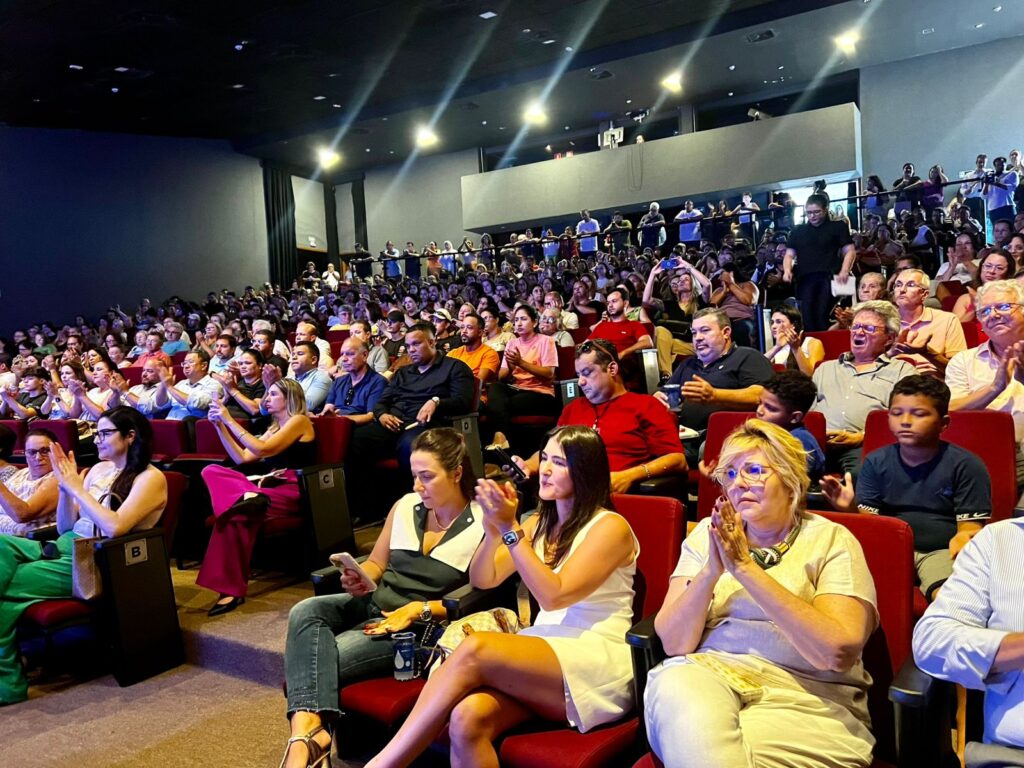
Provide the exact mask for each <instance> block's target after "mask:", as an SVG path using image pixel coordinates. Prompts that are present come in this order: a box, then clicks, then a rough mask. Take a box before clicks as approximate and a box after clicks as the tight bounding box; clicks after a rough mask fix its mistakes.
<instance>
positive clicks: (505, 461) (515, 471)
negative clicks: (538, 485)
mask: <svg viewBox="0 0 1024 768" xmlns="http://www.w3.org/2000/svg"><path fill="white" fill-rule="evenodd" d="M494 452H495V453H496V454H498V456H500V457H501V461H502V466H507V467H508V468H509V471H510V472H511V473H512V475H513V478H514V479H515V481H516V482H517V483H524V482H526V480H527V477H526V473H525V472H523V470H522V469H521V468H520V466H519V465H518V464H516V463H515V462H514V461H512V457H511V456H510V455H509V452H508V451H506V450H505V449H504V448H500V447H498V446H495V448H494Z"/></svg>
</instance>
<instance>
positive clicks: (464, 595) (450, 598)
mask: <svg viewBox="0 0 1024 768" xmlns="http://www.w3.org/2000/svg"><path fill="white" fill-rule="evenodd" d="M517 584H518V580H517V579H506V580H505V581H504V582H503V583H502V584H499V585H498V586H497V587H494V588H493V589H477V588H476V587H474V586H473V585H471V584H466V585H465V586H463V587H459V588H458V589H455V590H452V591H451V592H449V593H448V594H447V595H445V596H444V597H443V598H442V599H441V603H442V605H444V609H445V611H446V612H447V614H448V620H449V621H454V620H456V619H464V618H466V617H467V616H469V615H470V614H472V613H478V612H479V611H487V610H490V609H491V608H500V607H504V608H511V609H512V610H516V585H517Z"/></svg>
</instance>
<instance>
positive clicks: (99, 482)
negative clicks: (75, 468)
mask: <svg viewBox="0 0 1024 768" xmlns="http://www.w3.org/2000/svg"><path fill="white" fill-rule="evenodd" d="M119 474H121V471H120V470H119V469H118V468H117V466H116V465H114V464H112V463H111V462H109V461H104V462H101V463H99V464H97V465H96V466H94V467H93V468H92V470H91V471H90V472H89V474H88V475H86V477H85V490H86V491H88V492H89V495H90V496H92V497H93V498H94V499H96V501H98V502H99V503H100V504H102V505H103V506H104V507H106V508H107V509H110V487H111V486H112V485H113V484H114V481H115V480H116V479H117V476H118V475H119ZM71 530H73V531H74V532H75V533H77V534H78V535H79V536H82V537H84V538H87V539H88V538H93V537H95V536H102V535H103V534H102V533H100V530H99V529H98V528H97V527H96V524H95V523H93V521H92V520H90V519H89V518H87V517H79V518H78V519H77V520H76V521H75V525H74V527H73V528H72V529H71Z"/></svg>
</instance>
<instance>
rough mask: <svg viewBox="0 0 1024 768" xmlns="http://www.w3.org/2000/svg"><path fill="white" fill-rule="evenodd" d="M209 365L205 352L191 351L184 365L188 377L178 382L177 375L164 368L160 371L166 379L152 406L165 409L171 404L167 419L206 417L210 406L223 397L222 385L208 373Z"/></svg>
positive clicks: (159, 386) (183, 371)
mask: <svg viewBox="0 0 1024 768" xmlns="http://www.w3.org/2000/svg"><path fill="white" fill-rule="evenodd" d="M209 365H210V357H209V355H207V354H206V352H204V351H203V350H201V349H199V350H193V351H191V352H189V353H188V354H187V355H185V359H184V360H182V362H181V372H182V373H183V374H185V378H184V379H182V380H181V381H179V382H177V383H175V382H174V372H173V371H172V370H171V369H170V368H168V367H164V368H163V369H162V370H161V371H160V375H161V376H162V377H163V378H162V379H161V380H160V384H159V385H158V386H157V391H156V395H154V397H153V407H154V408H155V409H161V410H162V409H163V408H165V407H167V406H168V405H169V406H170V410H168V411H167V416H166V418H168V419H174V420H181V419H186V418H189V417H191V418H195V419H201V418H204V417H205V416H206V412H207V411H208V410H209V408H210V403H211V402H213V401H214V400H215V399H216V398H217V397H218V395H219V394H220V386H219V385H218V384H217V382H216V381H215V380H214V379H213V378H212V377H211V376H210V375H209V374H208V373H207V371H208V369H209Z"/></svg>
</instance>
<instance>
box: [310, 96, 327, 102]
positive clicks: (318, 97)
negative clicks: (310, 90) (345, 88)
mask: <svg viewBox="0 0 1024 768" xmlns="http://www.w3.org/2000/svg"><path fill="white" fill-rule="evenodd" d="M326 98H327V97H326V96H314V97H313V101H323V100H324V99H326Z"/></svg>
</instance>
